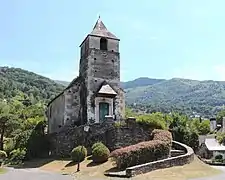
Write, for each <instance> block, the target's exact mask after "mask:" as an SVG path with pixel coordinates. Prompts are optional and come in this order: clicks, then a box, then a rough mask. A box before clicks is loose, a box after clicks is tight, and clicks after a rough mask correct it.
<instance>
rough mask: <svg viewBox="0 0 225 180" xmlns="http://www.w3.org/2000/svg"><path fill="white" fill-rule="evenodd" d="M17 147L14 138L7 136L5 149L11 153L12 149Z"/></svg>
mask: <svg viewBox="0 0 225 180" xmlns="http://www.w3.org/2000/svg"><path fill="white" fill-rule="evenodd" d="M14 149H15V142H14V140H13V139H12V138H7V139H6V140H5V141H4V146H3V150H4V151H5V152H6V153H7V154H8V155H9V154H10V152H11V151H12V150H14Z"/></svg>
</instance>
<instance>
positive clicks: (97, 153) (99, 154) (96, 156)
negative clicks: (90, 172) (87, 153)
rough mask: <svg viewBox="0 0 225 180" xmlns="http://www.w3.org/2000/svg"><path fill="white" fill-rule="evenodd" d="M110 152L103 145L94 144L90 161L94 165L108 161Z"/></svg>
mask: <svg viewBox="0 0 225 180" xmlns="http://www.w3.org/2000/svg"><path fill="white" fill-rule="evenodd" d="M109 155H110V151H109V149H108V148H107V147H106V146H105V145H104V144H103V143H99V142H98V143H95V144H94V145H93V146H92V160H93V162H95V163H103V162H106V161H107V160H108V159H109Z"/></svg>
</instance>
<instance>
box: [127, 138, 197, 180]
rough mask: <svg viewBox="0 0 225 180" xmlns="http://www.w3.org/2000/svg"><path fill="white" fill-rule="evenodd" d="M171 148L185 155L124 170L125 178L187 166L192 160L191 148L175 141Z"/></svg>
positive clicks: (192, 152)
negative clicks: (157, 170)
mask: <svg viewBox="0 0 225 180" xmlns="http://www.w3.org/2000/svg"><path fill="white" fill-rule="evenodd" d="M173 146H174V147H175V149H178V150H185V152H186V153H185V154H184V155H180V156H177V157H170V158H167V159H163V160H159V161H154V162H150V163H145V164H141V165H137V166H133V167H129V168H127V169H126V176H127V177H132V176H135V175H138V174H143V173H147V172H150V171H152V170H156V169H162V168H168V167H172V166H181V165H185V164H188V163H190V162H192V161H193V160H194V151H193V149H192V148H190V147H189V146H186V145H185V144H182V143H179V142H176V141H173Z"/></svg>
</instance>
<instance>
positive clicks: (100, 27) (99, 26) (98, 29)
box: [90, 16, 118, 39]
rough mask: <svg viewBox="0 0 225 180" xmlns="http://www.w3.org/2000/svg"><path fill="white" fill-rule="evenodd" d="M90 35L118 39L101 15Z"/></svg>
mask: <svg viewBox="0 0 225 180" xmlns="http://www.w3.org/2000/svg"><path fill="white" fill-rule="evenodd" d="M90 35H93V36H101V37H108V38H112V39H118V38H117V37H116V36H115V35H114V34H112V33H111V32H109V31H108V29H107V28H106V26H105V25H104V23H103V22H102V20H101V18H100V16H99V18H98V20H97V22H96V23H95V26H94V28H93V30H92V32H91V33H90Z"/></svg>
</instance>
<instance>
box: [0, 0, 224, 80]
mask: <svg viewBox="0 0 225 180" xmlns="http://www.w3.org/2000/svg"><path fill="white" fill-rule="evenodd" d="M91 2H92V3H91ZM224 7H225V1H224V0H157V1H156V0H139V1H136V0H134V1H127V0H124V1H121V0H114V1H104V0H95V1H89V0H83V1H81V0H7V1H6V0H0V24H1V28H0V66H6V65H7V66H13V67H20V68H23V69H27V70H30V71H33V72H35V73H38V74H41V75H44V76H47V77H50V78H52V79H58V80H66V81H70V80H72V79H73V78H74V77H76V76H77V74H78V68H79V66H78V65H79V45H80V43H81V42H82V40H83V39H84V38H85V36H86V35H87V34H88V33H89V32H91V30H92V28H93V26H94V24H95V22H96V20H97V18H98V15H99V14H100V15H101V19H102V20H103V22H104V23H105V25H106V26H107V28H108V29H109V30H110V31H111V32H113V33H114V34H115V35H116V36H117V37H119V38H120V39H121V42H120V53H121V80H122V81H127V80H132V79H135V78H137V77H150V78H166V79H170V78H173V77H180V78H191V79H199V80H208V79H212V80H224V81H225V23H224V19H225V11H224Z"/></svg>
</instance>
